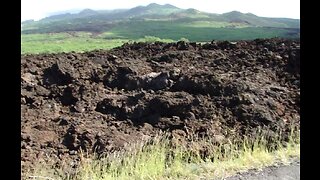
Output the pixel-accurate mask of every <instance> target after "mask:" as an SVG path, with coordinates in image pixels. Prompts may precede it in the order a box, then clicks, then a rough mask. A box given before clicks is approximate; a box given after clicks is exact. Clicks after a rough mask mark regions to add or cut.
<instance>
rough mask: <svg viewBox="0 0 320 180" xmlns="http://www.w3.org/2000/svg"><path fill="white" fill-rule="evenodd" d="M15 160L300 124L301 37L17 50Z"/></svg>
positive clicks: (25, 163)
mask: <svg viewBox="0 0 320 180" xmlns="http://www.w3.org/2000/svg"><path fill="white" fill-rule="evenodd" d="M21 111H22V115H21V129H22V131H21V153H22V154H21V156H22V157H21V162H22V167H23V169H24V168H26V167H29V166H30V165H32V163H33V162H36V161H37V160H39V159H46V158H49V159H51V160H52V159H53V160H56V161H57V162H59V161H61V160H65V159H68V158H69V159H78V155H79V151H80V150H82V151H84V152H87V153H89V154H91V153H93V152H95V153H96V154H103V153H105V152H110V151H116V150H119V149H122V148H123V147H124V146H125V145H127V144H129V143H133V142H136V141H138V140H142V139H148V138H150V137H152V136H154V135H155V134H157V133H158V132H159V131H167V132H169V133H172V134H175V136H174V137H177V136H178V137H180V138H186V137H187V136H188V135H190V134H193V135H199V136H211V137H219V138H217V141H224V140H225V139H226V138H227V137H228V133H229V134H230V133H231V132H233V133H234V135H237V136H239V137H241V135H244V134H250V133H251V134H252V133H253V132H255V129H257V128H258V127H264V128H265V129H266V130H270V131H269V132H270V133H271V134H272V133H273V132H276V131H277V130H279V129H280V130H281V131H283V132H287V131H288V130H289V127H290V126H291V125H292V124H295V125H298V126H299V124H300V42H299V41H295V40H283V39H257V40H254V41H238V42H236V43H232V42H228V41H222V42H215V41H213V42H211V43H207V44H202V45H200V44H198V43H185V42H178V43H169V44H168V43H160V42H156V43H134V44H124V45H123V46H122V47H119V48H115V49H113V50H110V51H102V50H101V51H93V52H87V53H82V54H80V53H60V54H43V55H23V56H21Z"/></svg>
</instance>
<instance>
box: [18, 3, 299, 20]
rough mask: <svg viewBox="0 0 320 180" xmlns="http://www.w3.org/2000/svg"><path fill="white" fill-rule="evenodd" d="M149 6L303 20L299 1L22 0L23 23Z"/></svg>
mask: <svg viewBox="0 0 320 180" xmlns="http://www.w3.org/2000/svg"><path fill="white" fill-rule="evenodd" d="M150 3H158V4H161V5H163V4H172V5H174V6H177V7H179V8H183V9H187V8H194V9H197V10H200V11H205V12H211V13H219V14H220V13H225V12H230V11H233V10H237V11H240V12H242V13H248V12H250V13H253V14H255V15H257V16H263V17H286V18H295V19H300V0H21V20H22V21H24V20H27V19H35V20H39V19H41V18H44V17H46V16H48V15H49V14H51V13H53V12H57V11H65V10H70V9H85V8H89V9H94V10H101V9H128V8H132V7H135V6H139V5H148V4H150Z"/></svg>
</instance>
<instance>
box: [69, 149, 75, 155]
mask: <svg viewBox="0 0 320 180" xmlns="http://www.w3.org/2000/svg"><path fill="white" fill-rule="evenodd" d="M69 154H70V155H76V154H77V151H75V150H71V151H69Z"/></svg>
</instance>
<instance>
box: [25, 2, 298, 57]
mask: <svg viewBox="0 0 320 180" xmlns="http://www.w3.org/2000/svg"><path fill="white" fill-rule="evenodd" d="M150 37H151V38H150ZM273 37H283V38H299V37H300V20H297V19H287V18H266V17H258V16H256V15H254V14H251V13H246V14H244V13H241V12H238V11H232V12H229V13H224V14H213V13H205V12H201V11H198V10H196V9H192V8H190V9H180V8H177V7H175V6H172V5H170V4H166V5H158V4H155V3H152V4H150V5H148V6H138V7H135V8H132V9H116V10H100V11H95V10H91V9H85V10H82V11H81V12H79V13H76V14H71V13H66V14H58V15H54V16H50V17H47V18H44V19H42V20H39V21H32V20H28V21H24V22H22V23H21V40H22V43H21V46H22V53H45V52H69V51H87V50H93V49H110V48H113V47H116V46H119V45H121V44H123V43H124V42H127V41H129V40H133V41H150V40H161V41H177V40H179V39H181V38H186V39H188V40H190V41H211V40H213V39H215V40H249V39H256V38H273Z"/></svg>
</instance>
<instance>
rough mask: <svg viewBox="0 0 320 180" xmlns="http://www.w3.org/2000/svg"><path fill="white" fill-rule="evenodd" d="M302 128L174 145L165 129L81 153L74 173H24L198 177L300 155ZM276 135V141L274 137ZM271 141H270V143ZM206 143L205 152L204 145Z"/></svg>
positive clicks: (92, 179) (45, 169)
mask: <svg viewBox="0 0 320 180" xmlns="http://www.w3.org/2000/svg"><path fill="white" fill-rule="evenodd" d="M299 133H300V130H299V129H298V128H293V129H292V131H291V132H290V133H289V138H288V140H287V141H286V142H283V141H282V136H281V134H278V135H277V137H274V138H273V139H272V140H270V138H268V139H267V136H265V135H264V134H263V133H260V134H259V135H258V136H256V138H254V139H252V138H248V137H244V138H243V139H242V140H241V141H239V139H237V140H236V139H235V140H232V141H231V140H229V142H228V143H221V144H219V143H214V142H213V141H212V139H210V138H194V141H192V142H191V144H189V145H188V146H186V145H185V146H182V145H181V146H172V143H171V141H170V140H169V138H168V136H166V135H161V136H158V137H156V138H154V139H153V141H152V142H151V143H150V142H149V143H147V144H146V143H144V144H142V143H141V144H135V145H132V146H131V150H129V151H121V152H116V153H110V154H108V155H107V156H105V158H102V159H99V160H97V159H96V158H94V157H93V156H91V157H87V156H86V157H85V156H84V155H83V156H82V157H81V161H80V165H79V167H78V168H77V169H76V171H74V173H72V174H70V173H66V171H65V170H63V169H54V168H52V167H51V166H50V165H48V164H39V165H38V167H36V168H35V170H33V171H30V172H28V173H26V174H25V175H24V176H25V177H31V176H33V178H30V179H81V180H82V179H83V180H98V179H99V180H101V179H106V180H108V179H121V180H126V179H128V180H129V179H150V180H153V179H200V178H210V179H212V178H217V179H218V178H223V177H227V176H231V175H234V174H235V173H237V172H242V171H247V170H249V169H260V168H263V167H266V166H270V165H276V164H279V163H282V164H283V163H284V164H286V163H289V162H290V160H291V159H292V158H299V157H300V136H299ZM271 141H272V142H271ZM270 142H271V143H270ZM203 147H205V149H206V152H207V154H206V156H203V153H200V152H201V148H202V149H203Z"/></svg>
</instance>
